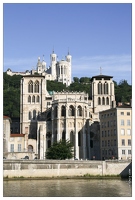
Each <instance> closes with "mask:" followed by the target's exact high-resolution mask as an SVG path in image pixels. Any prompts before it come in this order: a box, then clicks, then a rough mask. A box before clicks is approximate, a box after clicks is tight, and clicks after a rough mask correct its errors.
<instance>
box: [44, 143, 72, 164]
mask: <svg viewBox="0 0 135 200" xmlns="http://www.w3.org/2000/svg"><path fill="white" fill-rule="evenodd" d="M46 158H47V159H56V160H65V159H70V158H73V145H72V143H71V142H70V141H69V140H60V141H59V142H55V143H53V145H52V146H51V147H50V148H48V149H47V152H46Z"/></svg>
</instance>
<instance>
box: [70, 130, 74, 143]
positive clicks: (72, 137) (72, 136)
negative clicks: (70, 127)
mask: <svg viewBox="0 0 135 200" xmlns="http://www.w3.org/2000/svg"><path fill="white" fill-rule="evenodd" d="M70 142H71V143H72V144H73V146H74V145H75V135H74V133H73V131H71V132H70Z"/></svg>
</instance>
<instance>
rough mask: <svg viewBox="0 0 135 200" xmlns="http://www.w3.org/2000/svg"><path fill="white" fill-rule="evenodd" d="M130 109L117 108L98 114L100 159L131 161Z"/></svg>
mask: <svg viewBox="0 0 135 200" xmlns="http://www.w3.org/2000/svg"><path fill="white" fill-rule="evenodd" d="M131 117H132V108H131V106H119V107H116V108H112V109H108V110H105V111H102V112H100V136H101V137H100V147H101V148H100V153H101V159H112V158H116V159H131V158H132V152H131V146H132V145H131V141H132V124H131V122H132V118H131Z"/></svg>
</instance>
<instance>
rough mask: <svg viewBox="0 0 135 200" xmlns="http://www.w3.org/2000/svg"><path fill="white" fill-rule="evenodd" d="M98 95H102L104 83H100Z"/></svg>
mask: <svg viewBox="0 0 135 200" xmlns="http://www.w3.org/2000/svg"><path fill="white" fill-rule="evenodd" d="M98 94H102V83H101V82H99V83H98Z"/></svg>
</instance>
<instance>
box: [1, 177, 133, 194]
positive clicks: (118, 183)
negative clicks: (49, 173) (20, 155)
mask: <svg viewBox="0 0 135 200" xmlns="http://www.w3.org/2000/svg"><path fill="white" fill-rule="evenodd" d="M3 197H132V184H131V183H130V182H129V181H128V180H119V179H115V180H114V179H112V180H110V179H109V180H100V179H98V180H97V179H64V180H13V181H11V180H10V181H3Z"/></svg>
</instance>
